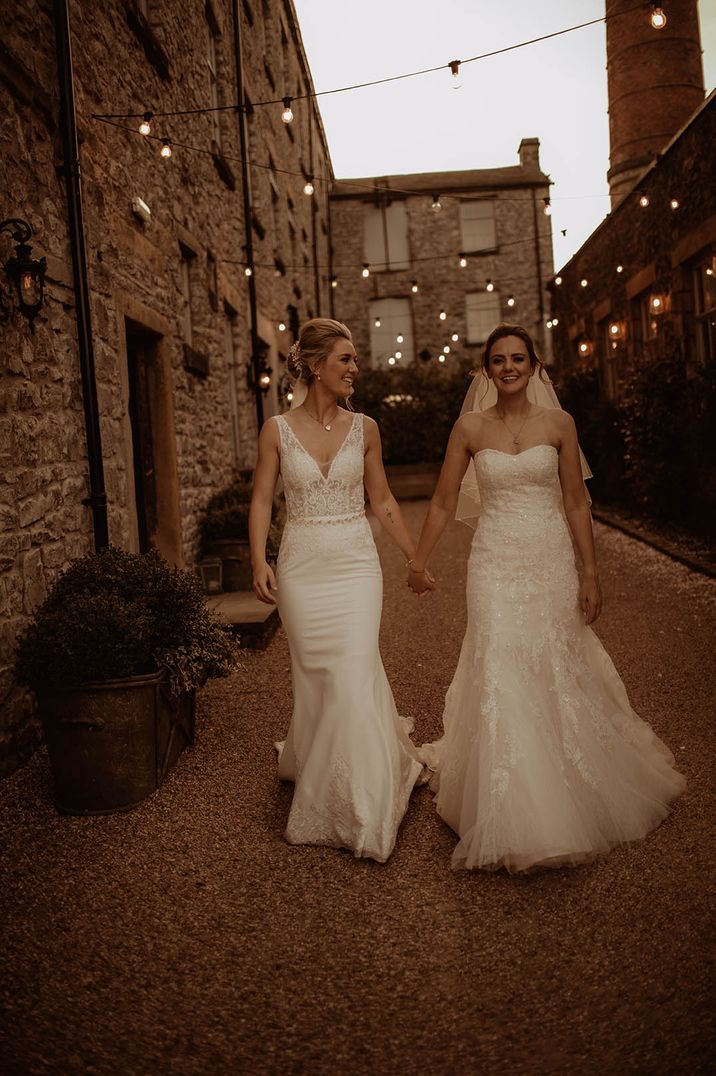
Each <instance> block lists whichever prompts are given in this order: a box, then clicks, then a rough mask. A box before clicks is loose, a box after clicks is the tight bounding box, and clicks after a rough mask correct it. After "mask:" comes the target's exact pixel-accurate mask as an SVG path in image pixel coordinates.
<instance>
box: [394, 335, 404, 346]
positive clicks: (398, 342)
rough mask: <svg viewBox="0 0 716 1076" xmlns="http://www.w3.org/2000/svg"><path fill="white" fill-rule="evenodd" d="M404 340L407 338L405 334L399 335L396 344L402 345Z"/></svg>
mask: <svg viewBox="0 0 716 1076" xmlns="http://www.w3.org/2000/svg"><path fill="white" fill-rule="evenodd" d="M404 339H405V337H404V336H403V334H402V333H398V335H397V336H396V338H395V342H396V344H402V342H403V340H404Z"/></svg>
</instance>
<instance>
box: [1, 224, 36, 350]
mask: <svg viewBox="0 0 716 1076" xmlns="http://www.w3.org/2000/svg"><path fill="white" fill-rule="evenodd" d="M0 232H9V234H10V235H11V236H12V238H13V241H14V242H15V244H16V246H15V249H14V250H13V252H12V254H11V255H10V257H9V258H8V260H7V261H6V262H5V264H4V265H3V271H4V273H5V276H6V277H7V279H8V284H7V285H5V286H4V287H3V288H0V321H2V322H3V323H5V322H7V321H9V320H10V314H11V312H12V310H11V303H10V300H11V299H12V298H13V296H15V297H16V302H17V305H18V307H19V308H20V313H21V314H23V315H24V317H26V318H27V320H28V323H29V325H30V329H31V331H32V332H34V331H35V326H34V324H33V323H34V321H35V317H36V316H37V314H38V312H39V310H40V308H41V306H42V302H43V299H44V294H45V273H46V271H47V260H46V259H45V258H40V260H39V261H38V260H37V258H33V257H32V247H31V245H30V243H29V239H30V236H31V235H32V228H31V227H30V225H29V224H28V223H27V222H26V221H24V220H20V218H19V217H8V219H7V220H4V221H2V223H0Z"/></svg>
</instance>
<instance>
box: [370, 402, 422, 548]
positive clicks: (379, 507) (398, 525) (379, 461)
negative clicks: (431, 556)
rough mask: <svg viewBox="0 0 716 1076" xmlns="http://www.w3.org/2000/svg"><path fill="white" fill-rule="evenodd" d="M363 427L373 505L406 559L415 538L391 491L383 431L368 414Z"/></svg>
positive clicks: (377, 515) (381, 523) (380, 521)
mask: <svg viewBox="0 0 716 1076" xmlns="http://www.w3.org/2000/svg"><path fill="white" fill-rule="evenodd" d="M363 430H364V441H365V446H366V453H365V464H364V473H363V481H364V483H365V488H366V492H367V494H368V500H369V501H370V506H371V508H372V510H373V512H374V514H375V516H376V519H377V520H378V522H379V523H380V525H381V527H383V529H384V530H385V532H386V533H387V534H388V535H390V537H391V538H392V539H393V541H394V542H395V544H396V545H397V546H398V548H399V549H401V550H402V552H403V553H404V554H405V558H406V560H409V559H410V558H411V557H412V555H413V551H414V549H415V542H414V541H413V539H412V538H411V536H410V534H409V533H408V528H407V527H406V526H405V521H404V520H403V515H402V512H401V511H400V508H399V507H398V502H397V501H396V499H395V497H394V496H393V494H392V493H391V492H390V486H389V485H388V479H387V478H386V476H385V468H384V467H383V452H382V447H381V442H380V431H379V429H378V426H377V424H376V423H375V422H374V421H373V419H372V418H368V416H367V415H364V416H363Z"/></svg>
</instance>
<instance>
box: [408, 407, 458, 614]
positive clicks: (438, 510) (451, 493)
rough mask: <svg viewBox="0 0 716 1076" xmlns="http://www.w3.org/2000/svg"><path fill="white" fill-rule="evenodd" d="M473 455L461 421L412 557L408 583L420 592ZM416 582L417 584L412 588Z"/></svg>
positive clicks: (449, 443) (446, 453) (454, 431)
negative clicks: (423, 578)
mask: <svg viewBox="0 0 716 1076" xmlns="http://www.w3.org/2000/svg"><path fill="white" fill-rule="evenodd" d="M470 455H471V453H470V447H469V444H468V433H467V429H466V423H465V422H464V421H463V420H462V419H458V420H457V422H456V423H455V425H454V426H453V428H452V433H451V434H450V440H449V441H448V446H447V450H446V452H445V459H444V461H443V465H442V468H441V471H440V477H439V478H438V484H437V486H436V488H435V493H434V494H433V497H432V500H431V501H430V506H429V508H428V513H427V515H426V517H425V521H424V523H423V528H422V530H421V532H420V540H419V542H418V548H417V550H416V551H415V556H414V557H413V563H412V566H411V567H412V570H411V573H410V576H409V581H410V585H411V587H412V589H413V590H415V591H416V592H417V593H420V591H421V590H422V589H423V588H422V587H421V586H420V583H419V577H420V575H421V574H422V572H423V571H424V569H425V568H426V565H427V560H428V557H429V556H430V554H431V553H432V551H433V549H434V547H435V545H436V544H437V542H438V539H439V538H440V536H441V534H442V533H443V531H444V530H445V528H446V526H447V525H448V523H449V522H450V520H451V519H453V518H454V516H455V509H456V508H457V499H458V496H459V494H460V483H461V482H462V479H463V475H464V474H465V471H466V470H467V466H468V464H469V462H470ZM414 583H415V584H416V585H413V584H414Z"/></svg>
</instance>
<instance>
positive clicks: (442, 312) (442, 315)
mask: <svg viewBox="0 0 716 1076" xmlns="http://www.w3.org/2000/svg"><path fill="white" fill-rule="evenodd" d="M438 316H439V318H440V320H441V321H445V318H446V317H447V314H446V313H445V311H444V310H441V311H440V314H439V315H438Z"/></svg>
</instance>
